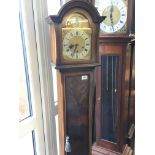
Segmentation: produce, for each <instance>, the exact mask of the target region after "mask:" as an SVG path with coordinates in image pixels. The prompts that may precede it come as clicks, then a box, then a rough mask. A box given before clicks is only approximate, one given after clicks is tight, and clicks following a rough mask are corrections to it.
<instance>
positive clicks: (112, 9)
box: [110, 4, 114, 31]
mask: <svg viewBox="0 0 155 155" xmlns="http://www.w3.org/2000/svg"><path fill="white" fill-rule="evenodd" d="M113 11H114V6H113V4H112V5H111V8H110V20H111V26H112V29H113V31H114V27H113V26H114V22H113Z"/></svg>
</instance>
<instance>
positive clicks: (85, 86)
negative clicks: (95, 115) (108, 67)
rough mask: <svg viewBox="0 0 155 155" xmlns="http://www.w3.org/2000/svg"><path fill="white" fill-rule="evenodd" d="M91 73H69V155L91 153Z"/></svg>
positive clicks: (66, 87) (67, 122)
mask: <svg viewBox="0 0 155 155" xmlns="http://www.w3.org/2000/svg"><path fill="white" fill-rule="evenodd" d="M89 84H90V76H89V74H82V75H67V76H66V77H65V96H66V112H65V113H66V136H69V138H70V144H71V152H70V153H66V154H69V155H89V138H90V137H89V122H90V120H89V112H90V111H89V109H90V106H89V93H90V90H89Z"/></svg>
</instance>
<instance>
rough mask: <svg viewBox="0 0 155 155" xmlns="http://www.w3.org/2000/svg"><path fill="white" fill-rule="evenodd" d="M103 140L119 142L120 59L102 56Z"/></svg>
mask: <svg viewBox="0 0 155 155" xmlns="http://www.w3.org/2000/svg"><path fill="white" fill-rule="evenodd" d="M101 59H102V60H101V61H102V79H103V80H102V93H103V94H102V138H103V139H105V140H108V141H111V142H114V143H116V142H117V130H118V128H117V125H118V61H119V60H118V57H117V56H102V58H101Z"/></svg>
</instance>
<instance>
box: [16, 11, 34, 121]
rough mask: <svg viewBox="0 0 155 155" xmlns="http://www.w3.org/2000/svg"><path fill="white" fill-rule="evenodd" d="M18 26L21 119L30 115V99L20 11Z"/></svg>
mask: <svg viewBox="0 0 155 155" xmlns="http://www.w3.org/2000/svg"><path fill="white" fill-rule="evenodd" d="M19 20H20V27H21V40H22V43H21V52H20V53H19V55H18V63H19V64H18V67H19V87H20V88H19V120H20V121H21V120H23V119H25V118H27V117H29V116H31V114H32V113H31V107H30V105H31V104H30V103H31V99H30V88H29V75H28V65H27V57H26V49H25V42H24V33H23V27H22V17H21V13H20V19H19Z"/></svg>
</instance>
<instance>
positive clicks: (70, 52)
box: [47, 0, 104, 155]
mask: <svg viewBox="0 0 155 155" xmlns="http://www.w3.org/2000/svg"><path fill="white" fill-rule="evenodd" d="M103 19H104V17H102V16H100V15H99V13H98V11H97V10H96V8H95V7H94V6H93V5H91V4H89V3H87V2H84V1H79V0H74V1H70V2H68V3H66V4H65V5H64V6H63V7H62V8H61V9H60V11H59V13H58V15H54V16H49V17H48V18H47V21H48V23H49V24H50V30H51V31H50V32H51V56H52V57H51V59H52V63H53V64H55V69H56V70H57V78H58V82H57V87H58V117H59V138H60V140H59V141H60V155H67V154H68V155H90V154H91V146H92V104H93V97H94V91H95V83H94V69H95V67H96V66H98V65H99V53H98V36H99V26H100V22H102V21H103Z"/></svg>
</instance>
